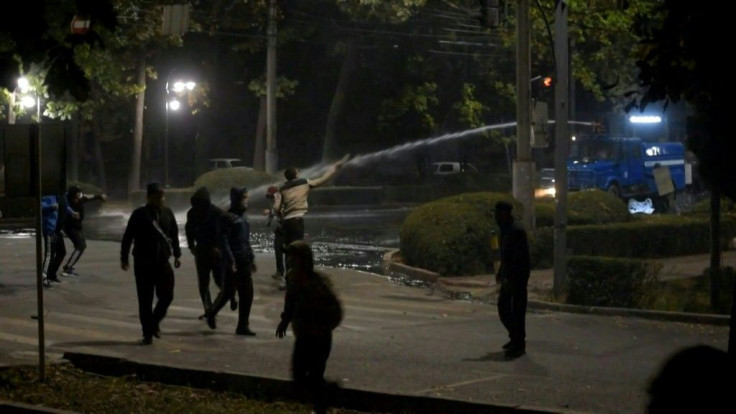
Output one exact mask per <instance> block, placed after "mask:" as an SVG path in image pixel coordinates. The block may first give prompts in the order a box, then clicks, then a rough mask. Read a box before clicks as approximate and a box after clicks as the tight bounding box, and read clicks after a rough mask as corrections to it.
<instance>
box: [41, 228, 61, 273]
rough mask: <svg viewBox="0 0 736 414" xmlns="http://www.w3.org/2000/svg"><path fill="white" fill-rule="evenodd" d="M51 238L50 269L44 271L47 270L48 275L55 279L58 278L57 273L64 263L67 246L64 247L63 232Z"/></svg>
mask: <svg viewBox="0 0 736 414" xmlns="http://www.w3.org/2000/svg"><path fill="white" fill-rule="evenodd" d="M50 236H51V237H50V238H49V246H48V248H49V249H50V251H51V255H50V257H49V263H48V268H46V267H44V269H46V275H47V276H48V277H50V278H51V279H54V278H56V277H57V275H56V273H57V272H58V271H59V268H60V267H61V264H62V263H63V262H64V257H65V256H66V246H65V245H64V236H63V235H62V234H61V232H58V233H54V234H53V235H50Z"/></svg>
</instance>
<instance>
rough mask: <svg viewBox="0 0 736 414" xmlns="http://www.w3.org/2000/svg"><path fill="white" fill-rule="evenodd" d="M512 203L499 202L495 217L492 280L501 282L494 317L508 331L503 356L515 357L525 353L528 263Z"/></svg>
mask: <svg viewBox="0 0 736 414" xmlns="http://www.w3.org/2000/svg"><path fill="white" fill-rule="evenodd" d="M512 209H513V206H512V205H511V204H509V203H507V202H505V201H499V202H498V203H496V206H495V219H496V224H498V227H499V229H500V230H501V240H500V254H501V265H500V266H499V269H498V272H496V283H499V284H500V285H501V289H500V293H499V296H498V316H499V317H500V318H501V323H503V326H504V327H505V328H506V330H507V331H508V332H509V338H510V341H509V342H508V343H506V344H505V345H504V346H503V349H504V350H505V351H506V352H505V354H506V358H508V359H514V358H518V357H520V356H522V355H524V353H525V352H526V305H527V285H528V284H529V274H530V272H531V265H530V262H529V243H528V241H527V237H526V231H525V230H524V229H523V228H521V227H520V226H519V225H518V224H516V223H515V222H514V217H513V216H512V215H511V210H512Z"/></svg>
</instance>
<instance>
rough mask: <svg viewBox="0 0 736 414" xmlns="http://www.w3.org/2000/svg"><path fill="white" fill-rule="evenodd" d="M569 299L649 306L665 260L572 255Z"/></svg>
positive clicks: (578, 302) (589, 303) (590, 303)
mask: <svg viewBox="0 0 736 414" xmlns="http://www.w3.org/2000/svg"><path fill="white" fill-rule="evenodd" d="M567 269H568V271H567V282H568V285H567V303H570V304H575V305H585V306H610V307H620V308H647V307H648V306H649V305H651V304H652V303H653V302H654V300H655V298H656V297H657V293H656V292H657V285H658V280H659V272H660V271H661V269H662V264H661V263H652V262H648V261H643V260H632V259H621V258H611V257H589V256H575V257H571V258H570V259H569V260H568V263H567Z"/></svg>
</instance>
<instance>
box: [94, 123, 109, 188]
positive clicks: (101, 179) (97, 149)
mask: <svg viewBox="0 0 736 414" xmlns="http://www.w3.org/2000/svg"><path fill="white" fill-rule="evenodd" d="M93 122H94V129H93V131H92V151H94V157H95V166H96V167H97V168H96V170H97V175H98V177H97V185H98V186H99V187H100V188H101V189H102V190H103V191H105V192H107V179H106V178H105V159H104V157H103V156H102V146H101V145H100V137H101V136H102V128H101V127H100V122H101V121H93Z"/></svg>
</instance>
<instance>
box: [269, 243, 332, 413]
mask: <svg viewBox="0 0 736 414" xmlns="http://www.w3.org/2000/svg"><path fill="white" fill-rule="evenodd" d="M286 250H287V252H288V257H289V261H290V262H291V263H290V264H289V271H288V272H287V273H286V296H285V298H284V311H283V312H282V313H281V322H280V323H279V326H278V327H277V328H276V336H277V337H279V338H283V337H284V336H285V335H286V329H287V328H288V327H289V323H291V326H292V330H293V331H294V336H295V337H296V341H295V342H294V350H293V353H292V356H291V375H292V377H293V378H294V382H295V383H296V385H297V386H298V387H299V388H300V389H301V390H302V391H306V392H307V393H308V394H309V396H310V398H311V400H312V404H313V405H314V411H315V412H316V413H318V414H320V413H326V412H327V400H326V390H325V385H326V384H325V378H324V374H325V368H326V367H327V359H328V358H329V356H330V351H331V350H332V331H333V330H334V329H335V328H336V327H337V326H338V325H339V324H340V322H341V321H342V318H343V311H342V305H341V304H340V301H339V299H338V298H337V296H336V295H335V292H334V290H333V288H332V283H331V281H330V280H329V278H328V277H327V275H325V274H323V273H321V272H317V271H315V270H314V257H313V254H312V248H311V247H310V246H309V244H308V243H306V242H304V241H299V240H298V241H295V242H293V243H291V244H289V245H288V246H287V248H286Z"/></svg>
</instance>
